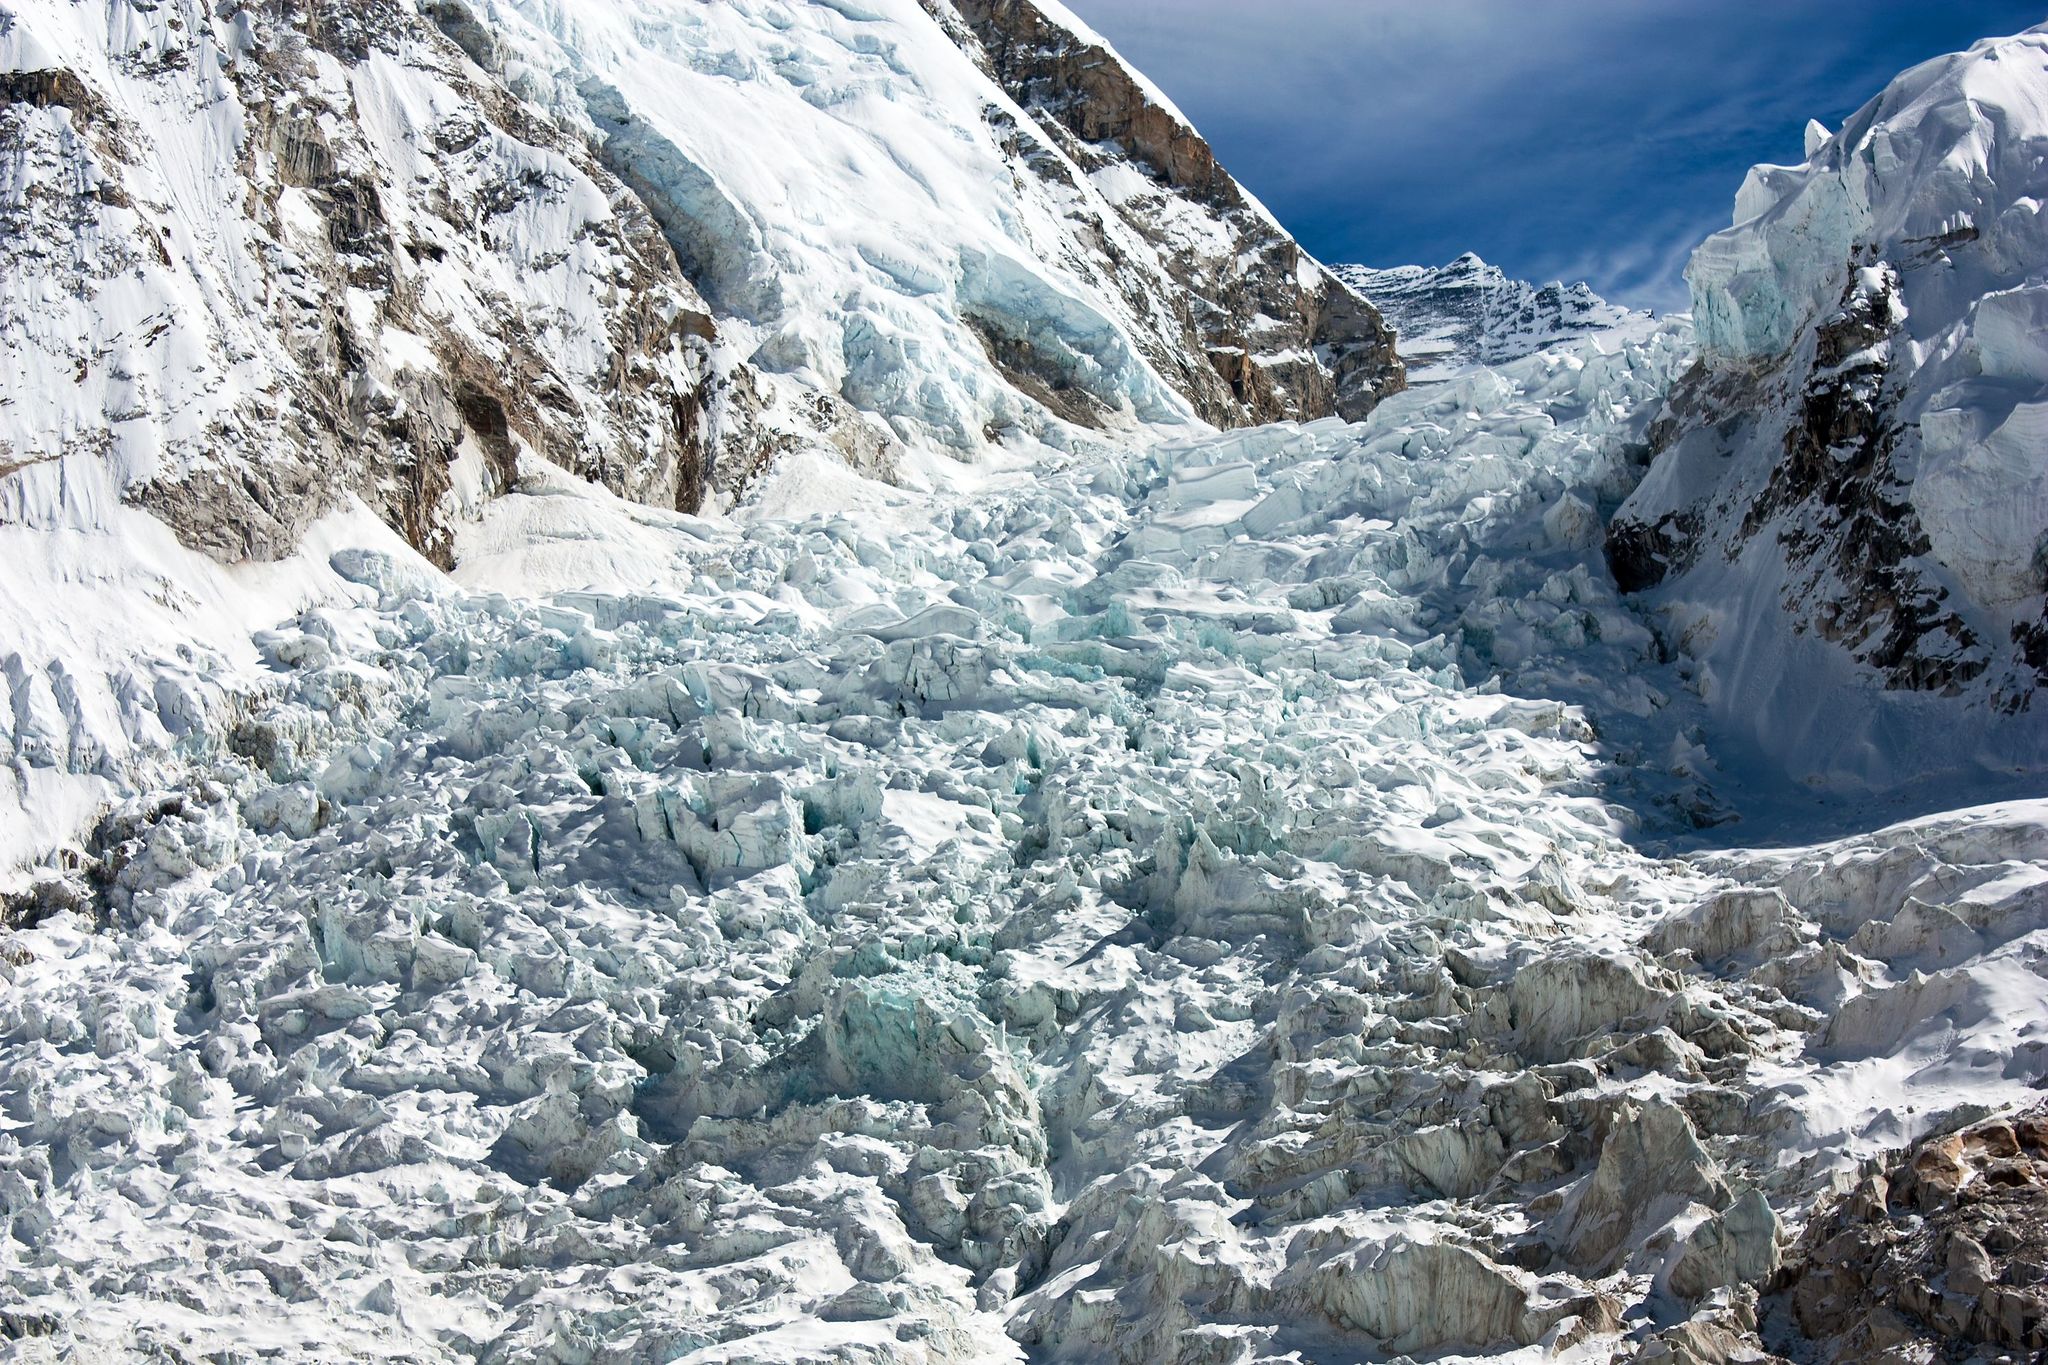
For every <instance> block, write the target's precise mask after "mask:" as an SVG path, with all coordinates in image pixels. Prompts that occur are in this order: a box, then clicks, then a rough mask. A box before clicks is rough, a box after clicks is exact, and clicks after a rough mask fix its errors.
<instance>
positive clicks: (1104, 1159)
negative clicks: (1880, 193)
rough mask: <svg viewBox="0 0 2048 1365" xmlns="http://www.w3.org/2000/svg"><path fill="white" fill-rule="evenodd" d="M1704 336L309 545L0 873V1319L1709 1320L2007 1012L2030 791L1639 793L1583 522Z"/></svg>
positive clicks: (830, 1336) (618, 1348) (1424, 1342)
mask: <svg viewBox="0 0 2048 1365" xmlns="http://www.w3.org/2000/svg"><path fill="white" fill-rule="evenodd" d="M1688 354H1689V336H1688V334H1687V331H1686V329H1685V327H1684V326H1683V324H1661V325H1659V324H1651V323H1648V322H1641V323H1636V324H1631V325H1629V326H1628V327H1625V328H1623V329H1622V330H1621V331H1619V332H1615V333H1608V334H1604V335H1602V336H1600V337H1599V338H1597V339H1593V340H1586V341H1579V342H1574V343H1572V344H1571V345H1570V346H1569V347H1566V348H1563V349H1558V350H1552V351H1548V352H1545V353H1543V354H1539V355H1537V356H1534V357H1530V358H1528V359H1525V360H1521V361H1518V362H1516V363H1515V364H1513V365H1512V366H1509V367H1507V368H1506V369H1504V370H1502V371H1499V372H1494V371H1485V370H1480V371H1474V372H1471V373H1468V374H1465V375H1462V376H1459V377H1457V378H1454V379H1452V380H1450V381H1448V382H1446V383H1444V384H1442V385H1438V386H1435V387H1432V388H1429V389H1427V390H1422V391H1418V392H1415V393H1410V394H1406V395H1402V396H1399V397H1396V398H1394V399H1390V400H1389V401H1388V402H1387V403H1386V404H1385V405H1384V406H1383V408H1382V409H1381V410H1380V412H1378V413H1377V414H1376V415H1375V416H1374V418H1373V419H1372V421H1371V422H1369V423H1367V424H1365V425H1362V426H1357V427H1351V426H1345V425H1342V424H1339V423H1323V424H1317V425H1312V426H1305V427H1275V428H1265V429H1260V430H1256V431H1248V432H1242V433H1237V434H1234V435H1231V436H1226V437H1220V438H1211V439H1207V440H1202V441H1194V442H1186V443H1180V444H1174V445H1168V446H1164V447H1159V448H1155V449H1151V450H1146V451H1140V452H1132V453H1127V454H1124V455H1121V456H1116V457H1111V458H1107V459H1104V460H1101V461H1089V462H1076V463H1074V464H1071V465H1068V466H1065V467H1051V468H1047V469H1045V470H1042V471H1039V472H1038V473H1036V474H1035V475H1034V476H1033V477H1032V479H1031V480H1030V481H1028V482H1014V483H1002V482H1000V481H998V482H997V483H996V484H994V485H993V486H991V487H990V488H987V489H985V490H983V491H981V492H980V493H978V494H976V495H975V496H974V497H972V498H956V497H948V498H940V499H934V500H932V501H931V502H929V503H928V504H917V505H913V504H907V503H894V504H882V503H877V504H875V505H874V506H872V507H868V508H864V509H862V510H860V511H859V512H858V513H856V514H847V515H827V516H814V517H811V518H809V519H807V520H798V521H768V520H763V521H761V522H758V523H756V524H753V525H745V526H742V525H734V524H730V523H707V522H700V521H695V520H692V519H688V518H682V517H677V516H673V515H669V514H661V513H655V512H651V511H649V510H648V509H645V508H634V507H629V506H628V505H626V504H623V503H620V502H618V501H617V500H614V499H610V498H608V497H607V496H606V495H604V494H602V493H601V492H596V491H592V490H588V489H576V488H574V487H572V486H568V485H564V484H561V483H556V484H547V483H541V482H536V483H530V484H528V485H525V486H526V487H528V488H530V489H531V490H532V491H530V492H526V493H517V494H513V495H511V496H510V497H508V498H507V499H505V500H504V501H503V502H502V503H501V504H499V505H498V506H497V507H495V508H494V509H492V511H491V513H490V514H489V516H487V518H486V519H485V521H484V522H483V524H482V525H481V526H479V527H477V528H476V529H475V530H474V531H473V532H472V533H471V534H470V541H469V543H468V545H467V546H466V547H464V551H465V553H464V567H463V568H462V569H461V571H460V574H461V578H462V580H463V582H464V584H465V585H466V586H463V587H457V586H455V585H454V584H452V583H450V582H448V581H446V580H443V579H440V578H438V577H435V576H433V575H431V574H428V573H426V572H425V571H424V570H422V569H420V568H419V567H418V566H417V565H416V564H415V565H413V566H412V567H410V568H409V567H407V561H406V560H405V559H404V558H403V556H402V555H401V554H399V553H397V552H396V551H394V550H391V549H390V548H389V547H388V546H387V547H386V548H385V549H382V550H378V549H376V548H374V547H368V548H365V547H360V546H358V547H350V546H337V547H335V548H336V549H337V550H339V551H341V552H340V553H335V554H333V555H332V558H331V561H330V564H329V568H330V569H331V571H332V572H333V573H334V574H336V575H339V576H340V577H341V578H344V579H346V580H348V582H349V583H350V584H351V585H352V586H351V587H350V590H349V592H348V593H340V594H337V593H327V594H325V595H324V596H323V597H322V599H321V600H322V601H324V603H325V605H315V606H312V607H309V608H307V609H306V610H304V611H303V612H301V613H300V614H299V615H297V616H296V617H294V618H293V619H292V620H290V621H288V622H287V623H285V624H284V625H282V626H280V627H279V628H277V629H276V630H273V631H269V632H267V633H263V634H260V635H258V636H257V637H255V639H254V640H253V641H252V642H251V646H250V653H251V655H252V657H253V658H255V659H258V660H260V661H261V662H260V663H251V664H249V665H247V669H248V670H250V671H247V672H245V673H244V674H242V675H238V677H239V680H238V681H237V680H236V679H230V681H231V682H233V683H234V685H235V686H236V687H238V688H240V689H241V691H240V693H238V695H242V696H245V697H246V700H245V701H244V702H243V703H241V704H240V705H239V706H238V707H237V708H232V709H230V710H229V711H228V712H227V713H225V714H222V713H220V712H218V711H215V712H209V713H207V714H208V715H213V716H215V717H216V718H215V719H212V720H207V721H205V722H204V723H201V724H199V725H198V726H197V727H196V728H195V730H194V732H193V735H192V737H191V740H190V741H189V743H188V744H187V746H186V748H185V750H184V751H183V752H182V755H181V756H180V757H179V759H178V762H179V764H181V765H182V766H180V767H177V768H175V769H172V768H165V769H160V770H158V771H159V776H160V777H162V778H164V779H165V781H164V784H163V786H162V790H160V791H156V792H152V793H150V794H147V795H144V796H141V797H138V798H137V799H135V800H133V801H130V802H128V803H127V804H126V805H124V806H122V807H120V808H119V809H117V811H116V812H115V814H114V815H113V816H112V817H110V818H109V820H108V822H107V823H106V824H105V825H104V826H103V827H102V828H101V830H100V832H99V834H98V835H97V836H96V838H95V840H94V842H93V848H92V850H91V851H92V854H93V858H94V863H93V866H94V868H95V869H96V875H97V876H98V878H99V881H98V882H97V883H96V884H94V885H86V884H84V879H82V878H76V877H74V878H72V880H71V882H70V883H66V882H63V881H61V880H58V879H55V878H54V877H46V880H45V883H44V887H43V890H42V891H41V892H39V893H37V895H38V896H39V897H40V898H39V899H37V898H24V899H20V900H17V901H16V902H14V903H13V904H14V905H15V906H16V913H17V915H18V916H19V917H21V918H23V919H24V920H31V919H32V920H35V921H37V922H35V923H33V924H32V925H28V926H26V927H21V928H19V929H17V930H15V931H14V932H12V933H10V934H8V935H7V936H6V937H5V939H4V943H0V975H4V976H5V977H6V979H7V980H6V988H5V990H4V992H0V1112H4V1114H5V1120H6V1121H5V1125H4V1129H0V1213H4V1216H5V1228H6V1237H5V1239H4V1240H0V1309H4V1310H5V1312H6V1313H7V1314H8V1316H7V1318H6V1319H5V1320H6V1321H7V1322H8V1323H10V1324H15V1325H18V1326H19V1327H20V1329H21V1330H22V1331H23V1332H25V1333H29V1334H30V1335H28V1336H25V1337H24V1339H23V1341H22V1342H21V1343H20V1347H19V1349H20V1351H21V1353H22V1354H23V1355H25V1356H26V1357H27V1358H30V1359H37V1358H55V1357H57V1356H59V1355H61V1354H63V1353H65V1352H73V1353H75V1354H76V1356H77V1357H79V1358H105V1359H120V1358H127V1357H129V1356H131V1355H132V1354H134V1353H136V1352H140V1351H145V1350H149V1349H162V1350H164V1351H166V1352H170V1351H175V1352H178V1353H181V1354H185V1355H200V1354H205V1353H208V1352H219V1351H225V1352H229V1353H231V1354H233V1353H240V1354H242V1355H245V1356H252V1357H253V1356H255V1355H258V1354H261V1353H265V1352H268V1353H270V1354H271V1355H273V1356H275V1357H277V1358H283V1359H315V1358H319V1359H335V1358H351V1359H355V1358H379V1357H382V1358H405V1359H430V1360H514V1359H517V1360H529V1359H538V1360H548V1361H578V1362H582V1361H640V1360H688V1361H697V1362H710V1361H774V1360H788V1361H795V1360H804V1361H811V1360H844V1361H856V1360H858V1361H876V1362H880V1361H919V1360H926V1361H970V1360H972V1361H1001V1360H1020V1359H1024V1358H1026V1357H1027V1354H1028V1355H1029V1357H1030V1358H1034V1359H1043V1360H1073V1361H1090V1362H1093V1361H1131V1362H1138V1361H1158V1360H1181V1361H1191V1362H1192V1361H1259V1360H1284V1359H1294V1360H1329V1361H1334V1360H1357V1359H1382V1358H1387V1357H1391V1356H1394V1355H1397V1354H1400V1353H1408V1354H1410V1355H1429V1356H1432V1357H1434V1358H1440V1359H1466V1358H1477V1357H1487V1358H1498V1359H1521V1360H1531V1361H1533V1360H1536V1359H1540V1358H1546V1357H1550V1358H1564V1359H1584V1360H1601V1361H1605V1360H1608V1359H1609V1358H1611V1357H1612V1356H1613V1355H1615V1354H1616V1353H1620V1354H1621V1355H1623V1357H1624V1358H1627V1357H1628V1356H1629V1355H1630V1354H1632V1353H1635V1352H1636V1351H1638V1350H1639V1349H1640V1351H1641V1352H1642V1353H1643V1358H1645V1359H1651V1358H1659V1357H1656V1356H1655V1355H1654V1352H1655V1351H1666V1352H1667V1353H1668V1351H1669V1350H1670V1349H1672V1348H1671V1347H1670V1345H1669V1341H1667V1340H1666V1338H1668V1337H1670V1335H1671V1334H1672V1333H1678V1332H1690V1333H1692V1334H1693V1335H1694V1336H1695V1337H1703V1336H1705V1335H1712V1334H1714V1333H1720V1334H1723V1335H1727V1334H1730V1333H1732V1334H1733V1337H1731V1338H1730V1339H1744V1340H1749V1341H1752V1342H1753V1341H1754V1338H1753V1336H1746V1335H1745V1334H1746V1333H1747V1331H1748V1325H1753V1323H1754V1318H1753V1317H1752V1316H1749V1315H1750V1314H1751V1312H1752V1305H1753V1303H1754V1286H1755V1285H1756V1284H1757V1283H1759V1282H1760V1281H1762V1280H1763V1279H1764V1278H1765V1277H1767V1276H1768V1275H1769V1274H1770V1273H1771V1271H1772V1268H1773V1267H1774V1266H1775V1264H1776V1263H1777V1259H1778V1256H1779V1254H1780V1252H1779V1241H1780V1238H1781V1236H1784V1235H1789V1233H1788V1232H1786V1231H1784V1230H1783V1229H1781V1224H1789V1223H1791V1222H1792V1221H1794V1220H1796V1219H1798V1218H1800V1217H1802V1216H1803V1213H1804V1211H1805V1210H1806V1209H1807V1208H1808V1207H1809V1206H1810V1203H1811V1200H1812V1198H1813V1196H1814V1195H1815V1194H1816V1192H1818V1191H1820V1190H1822V1189H1824V1188H1828V1187H1829V1186H1830V1184H1831V1182H1834V1181H1835V1180H1836V1179H1837V1178H1838V1177H1839V1176H1843V1175H1844V1173H1845V1172H1847V1171H1848V1169H1849V1168H1850V1167H1851V1166H1852V1165H1853V1163H1854V1162H1855V1161H1857V1160H1858V1159H1859V1158H1861V1157H1863V1156H1866V1155H1869V1154H1871V1153H1874V1152H1876V1151H1878V1150H1880V1149H1882V1148H1886V1147H1890V1146H1895V1145H1897V1144H1899V1143H1901V1142H1903V1141H1905V1140H1907V1139H1910V1138H1912V1137H1914V1136H1916V1135H1918V1134H1919V1133H1920V1132H1922V1131H1924V1130H1925V1129H1926V1128H1927V1127H1928V1126H1929V1125H1931V1124H1933V1123H1934V1122H1936V1121H1937V1120H1938V1119H1939V1118H1940V1116H1942V1115H1944V1114H1946V1113H1949V1112H1951V1111H1954V1110H1956V1109H1958V1108H1964V1109H1966V1110H1967V1112H1971V1113H1974V1112H1977V1109H1976V1108H1975V1107H1977V1106H1996V1105H2000V1104H2003V1103H2006V1102H2008V1101H2010V1100H2012V1099H2014V1098H2015V1097H2018V1096H2021V1095H2024V1094H2027V1093H2029V1092H2030V1088H2031V1087H2033V1086H2035V1085H2037V1084H2038V1083H2039V1082H2040V1081H2041V1079H2042V1078H2043V1077H2044V1076H2048V1034H2044V1033H2043V1031H2042V1029H2043V1025H2042V1019H2041V1015H2042V1008H2041V995H2042V992H2041V981H2042V977H2041V974H2040V972H2041V967H2042V963H2043V960H2044V954H2048V909H2044V907H2048V890H2044V888H2048V810H2044V809H2043V808H2041V807H2039V806H2033V805H2016V806H2010V807H2002V808H1991V809H1985V810H1980V811H1974V812H1961V813H1958V814H1955V815H1951V816H1945V817H1939V818H1935V819H1930V820H1927V821H1923V822H1920V823H1918V824H1915V825H1912V826H1906V827H1901V828H1898V829H1893V830H1887V831H1884V832H1881V833H1877V834H1873V835H1868V836H1863V837H1857V838H1851V839H1848V840H1845V841H1842V842H1840V843H1837V844H1833V845H1828V846H1823V847H1819V848H1811V849H1789V850H1780V851H1767V852H1725V853H1716V854H1711V855H1698V856H1695V857H1693V858H1691V859H1686V860H1678V859H1666V858H1660V857H1657V856H1653V855H1651V854H1649V853H1645V852H1643V851H1641V850H1640V849H1639V848H1638V847H1637V846H1636V845H1635V844H1633V843H1632V842H1631V839H1630V836H1631V833H1632V831H1634V830H1636V829H1638V828H1655V827H1658V826H1660V825H1665V824H1671V823H1675V822H1682V821H1683V820H1685V819H1687V818H1700V817H1706V818H1711V817H1713V816H1714V815H1715V813H1716V806H1715V802H1714V798H1713V796H1712V793H1711V791H1710V790H1709V789H1708V788H1707V787H1706V786H1705V785H1704V781H1705V780H1710V779H1711V776H1712V774H1711V772H1709V771H1707V770H1706V769H1705V768H1704V767H1703V765H1702V760H1701V758H1700V757H1699V754H1698V748H1697V745H1696V744H1695V743H1694V742H1693V740H1692V739H1691V738H1688V731H1687V727H1686V723H1685V718H1686V717H1687V716H1688V715H1689V714H1690V713H1689V712H1688V711H1687V710H1686V703H1685V701H1684V700H1683V697H1682V695H1681V691H1682V689H1681V686H1680V682H1679V680H1678V679H1677V677H1676V675H1675V673H1674V672H1673V670H1671V669H1670V668H1668V667H1667V666H1665V665H1663V664H1660V663H1659V662H1657V646H1656V643H1655V641H1654V640H1653V639H1652V638H1651V637H1650V635H1649V633H1648V632H1647V631H1646V630H1644V629H1643V628H1642V626H1641V625H1640V624H1639V623H1638V622H1637V621H1636V619H1635V618H1634V617H1633V616H1632V615H1631V614H1630V613H1629V612H1628V610H1627V609H1626V608H1625V607H1624V606H1623V604H1622V603H1621V602H1620V600H1619V598H1618V596H1617V592H1616V589H1615V588H1614V586H1613V584H1612V583H1611V582H1610V581H1609V580H1608V579H1607V577H1606V576H1605V575H1604V574H1603V573H1601V572H1600V571H1599V567H1598V560H1597V556H1598V555H1599V553H1600V551H1599V548H1598V546H1597V544H1596V543H1595V542H1594V539H1593V538H1592V537H1590V536H1589V535H1588V534H1587V532H1586V528H1585V525H1584V523H1585V521H1586V519H1587V518H1588V517H1589V516H1597V509H1599V508H1602V507H1605V506H1612V505H1613V503H1614V501H1616V500H1617V499H1618V498H1619V497H1620V496H1621V495H1622V494H1623V493H1624V492H1625V490H1626V487H1627V483H1628V479H1629V477H1630V474H1629V469H1628V462H1629V460H1630V459H1631V458H1632V455H1631V451H1632V449H1633V448H1634V446H1635V444H1636V442H1638V441H1639V440H1640V436H1641V430H1640V427H1641V423H1642V421H1643V419H1644V416H1645V404H1646V403H1648V402H1649V400H1651V399H1652V398H1653V397H1654V396H1655V395H1656V394H1657V393H1658V392H1659V391H1660V390H1661V386H1662V385H1663V384H1664V383H1665V381H1666V380H1667V379H1668V377H1669V375H1670V373H1671V372H1672V370H1673V369H1674V368H1675V367H1677V366H1679V365H1680V364H1682V363H1684V362H1685V360H1686V358H1687V356H1688ZM574 545H584V546H599V545H602V546H603V547H604V549H603V551H602V552H601V553H598V552H593V553H592V554H591V555H589V556H588V557H587V558H582V559H579V558H578V557H577V556H576V555H573V554H567V553H564V552H563V547H564V546H574ZM579 563H581V564H584V565H585V566H586V568H587V571H588V575H589V576H588V578H587V579H586V580H584V582H585V583H588V584H590V585H592V586H583V585H581V584H579V583H578V581H577V580H575V579H574V577H573V573H574V571H575V567H576V565H577V564H579ZM528 575H531V576H530V577H529V576H528ZM536 585H538V586H536ZM536 592H541V593H545V594H548V595H542V596H534V595H529V594H533V593H536ZM351 594H352V595H351ZM14 695H16V696H18V697H22V698H26V699H27V704H26V705H23V704H22V703H21V702H17V703H16V706H17V711H16V719H15V722H14V727H15V728H14V735H15V737H16V738H15V740H14V741H13V742H14V743H16V744H17V745H22V744H26V743H30V742H32V741H33V738H34V735H35V733H36V725H37V724H38V722H37V721H36V719H35V716H36V715H37V714H39V712H38V711H37V708H38V707H40V706H42V705H44V704H45V703H43V702H41V701H39V700H37V698H38V697H40V695H41V694H40V693H37V692H35V691H34V689H33V687H30V688H27V689H23V688H17V689H16V691H15V693H14ZM159 714H161V708H159ZM24 715H26V716H27V719H26V720H24V719H23V718H22V717H23V716H24ZM1660 727H1662V728H1660ZM171 779H174V780H171ZM67 886H68V887H69V889H68V890H67V889H66V887H67ZM10 1330H12V1328H10ZM1673 1339H1675V1338H1673ZM1662 1358H1669V1357H1668V1354H1667V1356H1666V1357H1662Z"/></svg>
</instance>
